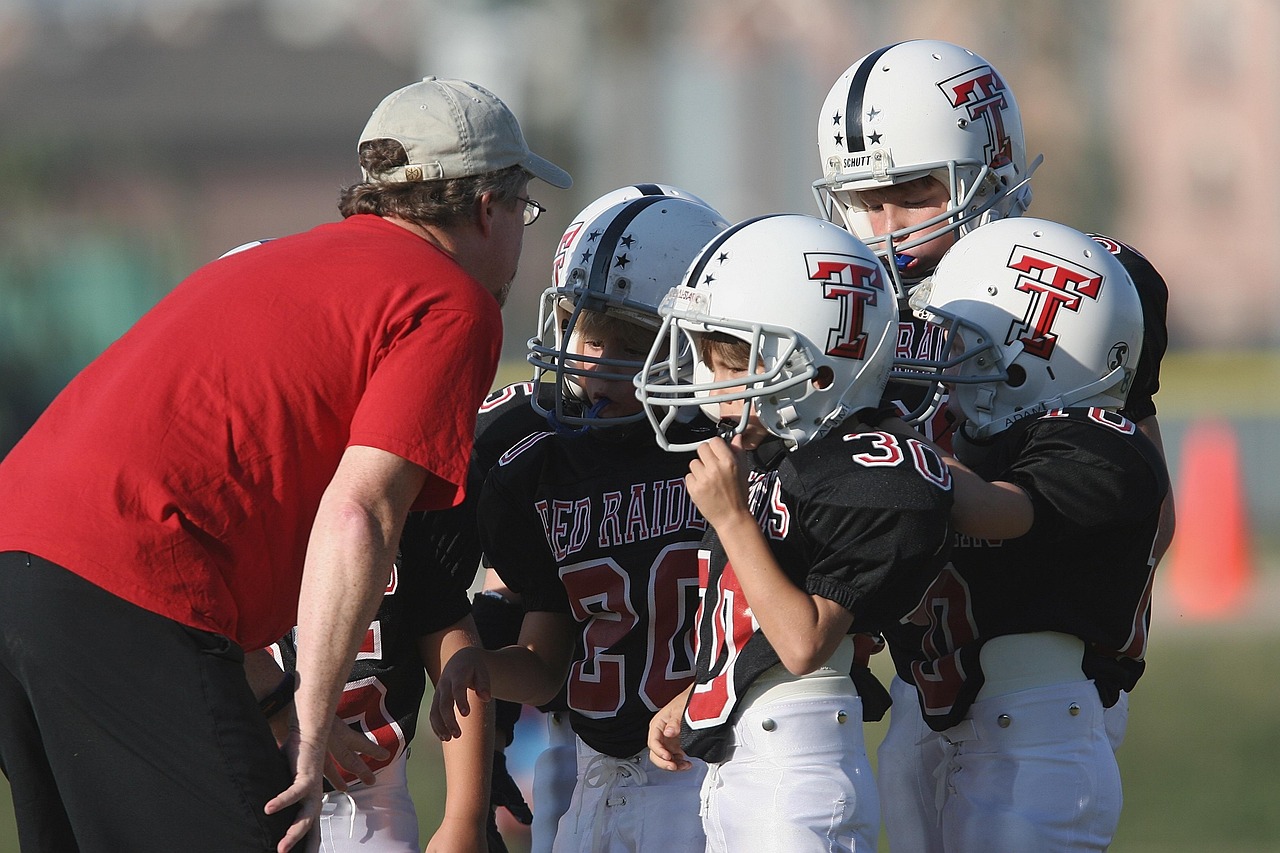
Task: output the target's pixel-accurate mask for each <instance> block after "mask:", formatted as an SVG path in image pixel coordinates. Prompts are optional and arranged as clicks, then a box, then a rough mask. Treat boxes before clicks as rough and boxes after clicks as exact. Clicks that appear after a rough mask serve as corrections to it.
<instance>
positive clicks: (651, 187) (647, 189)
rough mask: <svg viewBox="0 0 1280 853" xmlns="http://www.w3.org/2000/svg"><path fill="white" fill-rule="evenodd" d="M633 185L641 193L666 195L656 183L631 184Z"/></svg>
mask: <svg viewBox="0 0 1280 853" xmlns="http://www.w3.org/2000/svg"><path fill="white" fill-rule="evenodd" d="M633 186H634V187H635V188H636V189H638V190H640V194H641V195H666V193H665V192H663V191H662V187H660V186H658V185H657V184H633Z"/></svg>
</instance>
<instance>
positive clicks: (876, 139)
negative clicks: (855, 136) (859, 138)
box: [867, 131, 881, 145]
mask: <svg viewBox="0 0 1280 853" xmlns="http://www.w3.org/2000/svg"><path fill="white" fill-rule="evenodd" d="M880 138H881V134H880V131H875V132H874V133H872V134H871V135H870V136H868V137H867V141H868V142H870V143H871V144H872V145H879V144H880Z"/></svg>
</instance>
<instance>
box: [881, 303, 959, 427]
mask: <svg viewBox="0 0 1280 853" xmlns="http://www.w3.org/2000/svg"><path fill="white" fill-rule="evenodd" d="M945 344H946V333H945V332H944V330H943V328H942V327H941V326H938V325H935V324H933V323H926V322H925V321H924V320H922V319H920V318H919V317H917V316H916V315H915V314H914V313H912V311H911V310H910V309H909V308H908V309H903V310H902V311H900V312H899V314H898V336H897V339H896V341H895V345H894V358H895V359H904V358H920V359H929V360H932V361H939V360H941V359H942V358H943V357H944V355H945V352H944V349H945ZM935 396H936V397H937V399H936V400H933V399H932V398H934V397H935ZM931 401H932V402H931ZM926 404H929V405H930V406H931V407H932V409H931V412H932V413H931V414H930V415H929V417H927V418H925V419H923V420H918V416H917V418H914V419H913V420H918V422H917V423H914V424H913V425H914V426H915V428H916V429H918V430H920V432H921V433H922V434H923V435H924V437H925V438H927V439H929V440H930V441H932V442H933V443H934V444H936V445H938V446H939V447H941V448H942V449H943V450H946V451H950V450H951V434H952V432H953V431H954V430H955V426H956V416H955V415H954V414H952V412H951V410H950V408H948V406H947V392H946V389H944V388H942V387H941V386H940V385H937V384H932V385H920V384H917V383H914V382H900V381H890V382H888V383H887V384H886V385H885V388H884V394H883V395H882V396H881V407H882V408H883V409H885V410H887V411H890V412H896V413H897V414H899V415H901V416H902V417H904V418H905V417H908V416H911V415H916V414H917V413H918V412H922V411H926V408H925V407H926Z"/></svg>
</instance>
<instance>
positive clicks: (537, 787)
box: [468, 182, 706, 853]
mask: <svg viewBox="0 0 1280 853" xmlns="http://www.w3.org/2000/svg"><path fill="white" fill-rule="evenodd" d="M651 196H667V197H669V198H679V199H684V200H686V201H692V202H696V203H698V204H703V205H706V202H705V201H703V200H702V199H701V198H699V197H698V196H695V195H694V194H693V193H690V192H689V191H688V190H685V189H683V188H681V187H677V186H673V185H671V184H664V183H657V182H639V183H635V184H629V185H627V186H624V187H619V188H618V189H615V190H613V191H611V192H607V193H605V194H604V195H602V196H600V197H599V198H597V199H596V200H595V201H593V202H591V204H589V205H587V206H586V207H585V208H583V209H582V211H581V212H580V213H578V215H577V216H575V217H574V218H573V220H572V221H571V222H570V223H569V225H568V226H567V227H566V228H565V231H564V235H563V236H562V237H561V239H560V244H559V246H558V247H557V250H556V254H555V258H554V259H553V260H552V263H551V285H550V288H549V289H548V291H547V292H546V293H544V295H543V300H542V311H541V313H542V314H543V316H542V317H540V319H539V323H538V331H537V332H536V333H535V334H534V336H533V337H532V338H530V339H529V352H530V355H529V361H530V363H532V364H533V366H534V374H533V381H532V382H521V383H516V384H515V385H511V386H508V387H507V388H505V389H502V390H501V391H499V392H495V394H494V395H492V396H491V398H490V400H489V401H486V405H485V407H484V408H483V409H482V410H481V412H480V417H479V420H478V421H477V438H476V441H477V444H476V448H477V451H476V455H474V456H473V458H472V475H471V488H472V490H473V491H472V492H469V495H472V496H474V497H475V499H477V500H478V498H479V494H480V491H481V488H482V487H483V485H484V478H485V475H487V474H488V472H489V470H490V469H491V468H492V467H493V465H494V464H496V462H497V460H498V456H499V455H500V454H501V452H502V451H505V450H506V449H507V448H508V447H510V446H511V445H513V444H514V443H515V442H516V441H517V440H519V439H521V438H524V437H525V436H527V435H529V434H531V433H534V432H545V431H546V430H547V429H549V428H550V429H555V428H557V424H558V425H559V427H558V428H560V429H581V428H582V427H583V426H584V425H585V424H586V423H587V421H584V420H583V419H582V417H581V416H582V415H583V413H584V412H585V409H584V407H583V400H582V397H581V395H580V394H576V393H569V394H559V393H556V389H557V388H561V389H564V388H568V389H570V390H571V391H572V389H573V388H575V387H576V386H573V385H567V386H566V385H564V384H563V383H561V382H559V381H557V379H558V377H560V376H561V375H562V374H561V373H559V372H558V371H560V370H561V368H560V362H559V360H558V359H557V355H558V353H559V348H558V341H559V340H560V334H561V329H560V326H559V322H558V320H557V314H556V311H555V305H556V304H557V303H558V299H557V298H556V297H555V294H556V291H557V290H558V289H559V288H561V287H562V286H564V285H566V284H567V280H568V275H569V273H570V271H571V270H572V269H573V268H574V267H575V266H580V265H581V264H583V263H585V262H586V260H588V259H589V258H590V252H591V246H592V244H593V243H595V242H597V241H598V240H599V239H600V236H601V235H599V234H596V235H595V236H594V237H593V236H592V231H593V230H594V229H590V230H584V226H586V225H589V224H590V223H592V222H593V221H595V220H596V219H597V217H599V215H600V214H601V213H603V212H604V211H606V210H608V209H609V208H612V207H614V206H615V205H617V204H619V203H621V202H624V201H632V200H634V199H640V198H645V197H651ZM584 256H585V257H584ZM575 257H577V261H576V262H575V261H574V260H573V259H574V258H575ZM619 269H625V264H624V265H623V266H621V267H619ZM625 277H626V276H625V275H624V276H623V278H625ZM535 389H536V390H535ZM557 413H558V414H557ZM610 422H611V419H609V418H601V417H600V416H599V413H597V415H596V417H595V418H594V419H593V420H591V421H590V423H591V424H593V425H595V426H607V425H609V424H610ZM548 424H550V427H549V426H548ZM495 432H496V433H500V435H501V436H502V438H501V439H500V440H496V441H495V440H492V439H493V435H492V433H495ZM486 449H488V450H490V451H492V452H487V453H486V452H485V450H486ZM472 503H473V502H472ZM474 514H475V513H474V507H473V508H472V509H471V511H470V512H469V514H468V515H469V517H471V518H472V519H473V520H474ZM473 526H474V525H473ZM475 550H476V551H477V552H478V551H479V545H478V544H476V546H475ZM472 615H473V616H474V617H475V621H476V626H477V627H478V628H479V630H480V637H481V639H482V640H483V643H484V646H485V648H501V647H503V646H507V645H511V644H513V643H515V642H517V640H518V639H519V636H520V626H521V622H522V621H523V619H524V606H523V602H522V600H521V596H520V595H519V594H517V593H515V592H513V591H512V590H511V589H510V588H509V587H507V585H506V584H505V583H503V581H502V579H501V578H500V577H499V576H498V575H497V573H496V572H494V571H493V569H492V568H489V569H488V570H487V571H486V573H485V580H484V584H483V589H482V590H481V591H480V592H478V593H476V595H475V597H474V599H473V601H472ZM493 704H494V721H495V722H494V729H495V732H494V747H495V753H494V768H493V785H494V791H493V798H492V801H493V803H494V804H495V805H503V804H505V803H506V802H508V801H511V802H512V805H513V806H514V808H512V809H510V810H511V811H512V814H513V815H514V816H516V819H517V820H521V821H523V822H525V823H531V826H530V829H531V834H530V839H529V842H530V847H529V853H551V849H552V846H553V843H554V840H555V833H556V826H557V825H558V824H559V822H560V818H561V816H563V815H564V813H565V812H566V811H568V808H569V802H570V800H571V799H572V796H573V789H574V786H575V784H576V781H577V777H578V767H577V765H578V760H577V747H576V741H575V736H574V734H573V729H572V727H571V726H570V724H569V718H568V709H567V708H566V706H565V704H564V696H563V691H562V693H561V695H557V696H556V698H555V699H553V700H552V701H551V702H549V703H546V704H543V705H540V706H538V709H539V710H541V711H544V712H546V724H547V745H546V747H545V748H544V749H543V750H542V752H540V753H539V754H538V760H537V761H536V762H535V764H534V769H533V802H534V805H535V809H534V811H533V812H532V814H531V815H526V813H525V812H524V808H523V806H522V803H523V799H522V796H521V794H520V791H519V789H518V788H517V787H516V786H515V783H514V782H513V781H512V780H511V778H510V774H509V773H508V772H507V769H506V760H505V755H504V751H505V749H506V748H507V747H509V746H510V745H511V743H512V741H513V740H514V738H515V725H516V721H517V720H518V719H519V718H520V711H521V706H520V704H519V703H516V702H507V701H505V700H495V701H494V703H493ZM492 811H493V809H492V808H491V812H492ZM526 817H527V818H528V819H526ZM489 838H490V841H489V844H490V848H491V849H490V853H499V850H498V849H497V845H498V844H504V842H503V840H502V837H501V835H500V834H499V833H498V830H497V827H496V824H495V823H494V820H493V817H492V815H491V817H490V826H489ZM502 849H505V844H504V847H503V848H502Z"/></svg>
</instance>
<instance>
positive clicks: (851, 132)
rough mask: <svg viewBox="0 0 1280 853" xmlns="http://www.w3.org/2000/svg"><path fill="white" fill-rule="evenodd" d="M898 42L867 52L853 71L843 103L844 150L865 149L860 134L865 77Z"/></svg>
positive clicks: (869, 74) (865, 146)
mask: <svg viewBox="0 0 1280 853" xmlns="http://www.w3.org/2000/svg"><path fill="white" fill-rule="evenodd" d="M898 44H902V42H898ZM898 44H891V45H887V46H885V47H882V48H880V49H879V50H877V51H875V52H874V53H869V54H867V58H866V59H864V60H862V64H861V65H859V66H858V70H857V71H855V72H853V79H852V80H850V81H849V95H848V100H846V101H845V105H844V146H845V150H846V151H850V152H852V151H866V150H867V143H866V142H865V141H864V137H863V134H862V99H863V95H865V94H866V91H867V79H868V78H869V77H871V72H872V71H874V70H875V67H876V63H877V62H879V61H880V57H882V56H884V55H885V53H886V52H888V51H890V50H893V49H894V48H895V47H897V46H898Z"/></svg>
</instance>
